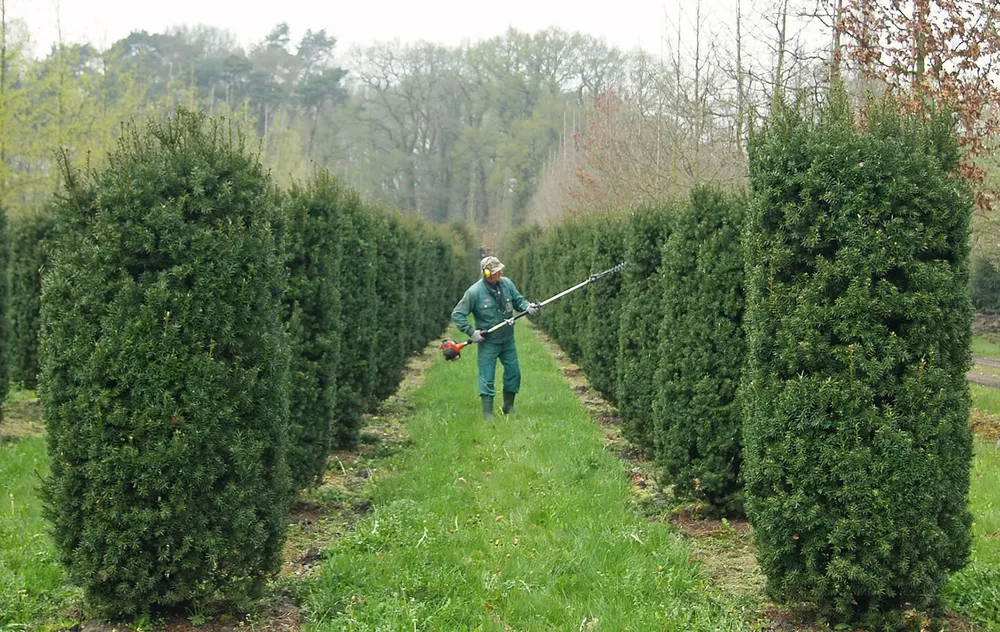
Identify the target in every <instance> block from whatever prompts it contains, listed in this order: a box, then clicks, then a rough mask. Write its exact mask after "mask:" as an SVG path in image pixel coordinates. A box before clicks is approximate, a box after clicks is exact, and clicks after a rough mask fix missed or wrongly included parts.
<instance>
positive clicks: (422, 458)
mask: <svg viewBox="0 0 1000 632" xmlns="http://www.w3.org/2000/svg"><path fill="white" fill-rule="evenodd" d="M518 341H519V344H518V352H519V355H520V361H521V369H522V374H523V375H524V384H523V391H522V395H521V396H520V397H519V399H518V401H517V413H516V414H515V415H514V416H512V417H510V418H509V419H504V418H503V417H502V416H498V419H497V421H495V422H492V423H491V422H486V421H483V420H482V419H481V418H480V412H479V402H478V397H477V393H476V365H475V358H476V355H475V349H474V348H470V349H469V350H468V351H466V353H465V357H463V359H462V360H460V361H457V362H451V363H444V362H437V363H436V364H434V365H433V366H432V367H431V368H430V371H429V374H428V375H427V382H426V384H425V385H424V386H423V387H422V388H421V389H419V390H418V391H416V392H415V393H414V394H413V395H412V396H411V397H410V398H409V400H410V403H411V404H412V405H413V406H414V410H415V412H414V413H413V416H412V417H411V418H410V419H409V421H408V422H407V427H408V429H409V432H410V435H411V438H412V441H413V445H412V447H411V448H410V449H409V450H406V451H404V452H402V453H400V454H399V455H397V456H395V457H392V458H391V459H389V460H388V461H386V462H385V463H384V464H383V467H382V472H381V474H380V475H378V476H376V478H375V480H374V481H373V486H374V489H373V494H374V511H373V512H372V513H371V514H369V515H368V516H367V517H365V518H364V519H363V520H361V521H360V522H359V523H358V524H357V525H356V528H355V529H354V530H353V531H352V532H351V533H350V534H348V535H347V537H345V538H343V539H342V540H340V541H338V542H336V543H333V544H332V545H331V546H329V547H328V548H327V549H326V550H325V551H324V557H325V560H324V563H323V565H322V566H321V567H320V571H319V574H318V575H317V576H316V577H315V578H314V579H313V580H311V581H310V582H309V583H308V584H307V585H306V588H305V589H304V590H303V594H304V598H305V606H306V609H307V610H308V612H309V620H310V621H311V623H310V624H309V625H308V626H307V628H306V629H308V630H345V629H350V630H372V631H374V630H413V629H416V630H567V631H570V630H571V631H573V632H577V631H579V630H601V631H612V630H622V631H624V630H706V631H707V630H735V629H741V628H742V627H743V625H744V624H743V623H742V621H741V617H740V615H739V613H738V612H734V611H731V610H730V608H729V607H727V606H725V605H723V604H722V603H720V602H717V601H715V600H713V598H712V597H711V596H710V592H711V591H706V590H704V585H703V581H702V580H701V579H700V578H699V576H698V574H697V570H696V567H695V566H694V565H692V564H691V563H690V562H689V560H688V558H689V556H690V555H691V551H690V550H689V548H688V547H687V545H686V544H685V543H684V542H683V541H682V540H681V539H680V538H679V537H678V535H677V534H676V532H674V531H673V530H672V529H671V527H670V526H669V525H666V524H662V523H656V522H650V521H648V520H646V519H644V518H643V517H641V516H639V515H637V514H635V513H634V512H632V511H630V510H629V509H628V506H629V491H628V477H627V476H626V473H625V471H624V470H623V468H622V465H621V463H620V462H619V461H618V460H617V459H616V458H615V457H614V456H613V455H612V454H610V453H609V452H608V451H606V450H605V449H604V447H603V444H602V442H601V438H600V432H599V430H598V428H597V427H596V425H595V424H594V422H593V421H592V420H591V419H589V418H588V415H587V413H586V411H585V409H584V408H583V406H582V405H581V404H580V403H579V401H578V399H577V397H576V395H575V393H574V392H573V391H572V390H571V389H570V387H569V386H568V385H567V384H566V382H565V381H564V380H563V379H562V378H561V376H560V374H559V371H558V370H557V367H556V366H555V363H554V361H553V360H552V358H551V357H550V356H549V355H548V353H547V352H546V351H545V350H544V348H543V347H542V346H541V344H540V342H539V341H538V339H537V337H536V336H535V335H534V334H533V333H532V332H531V331H530V330H528V329H527V328H519V331H518ZM498 399H499V398H498ZM498 412H499V411H498Z"/></svg>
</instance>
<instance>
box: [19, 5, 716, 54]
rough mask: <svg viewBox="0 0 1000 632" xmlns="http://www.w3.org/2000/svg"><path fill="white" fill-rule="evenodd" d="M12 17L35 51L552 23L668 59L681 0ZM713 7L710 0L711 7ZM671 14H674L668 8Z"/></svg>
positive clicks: (471, 36) (91, 11)
mask: <svg viewBox="0 0 1000 632" xmlns="http://www.w3.org/2000/svg"><path fill="white" fill-rule="evenodd" d="M5 1H6V4H7V13H8V15H9V16H11V17H15V18H21V19H23V20H24V21H25V22H26V23H27V26H28V29H29V31H30V32H31V34H32V39H33V49H34V52H35V54H38V53H42V52H44V51H47V50H48V48H49V47H50V46H51V44H52V43H53V42H54V41H56V38H57V33H58V30H57V15H58V16H59V22H60V23H61V26H62V33H63V40H64V41H67V42H82V41H88V42H90V43H92V44H95V45H97V46H99V47H105V46H108V45H110V44H111V43H113V42H114V41H116V40H118V39H121V38H122V37H125V36H126V35H128V33H129V32H131V31H133V30H143V29H144V30H147V31H150V32H157V31H163V30H164V29H166V28H167V27H170V26H175V25H182V24H187V25H195V24H199V23H200V24H209V25H213V26H219V27H223V28H226V29H228V30H230V31H232V32H233V33H234V34H235V35H236V37H237V39H238V40H239V42H240V43H241V44H242V45H244V46H246V45H248V44H250V43H252V42H257V41H260V40H261V39H263V37H264V36H265V35H266V34H267V33H268V31H270V30H271V28H272V27H273V26H274V25H275V24H278V23H280V22H287V23H288V24H289V26H290V27H291V30H292V40H293V42H294V41H297V40H298V38H299V37H301V35H302V34H303V33H304V32H305V31H306V29H313V30H319V29H326V31H327V34H330V35H333V36H335V37H336V38H337V41H338V51H339V52H345V51H346V49H347V48H348V47H349V46H351V45H353V44H368V43H371V42H374V41H387V40H392V39H399V40H402V41H414V40H419V39H422V40H427V41H432V42H438V43H442V44H447V45H452V46H454V45H458V44H460V43H462V41H463V40H470V41H475V40H479V39H484V38H488V37H492V36H494V35H499V34H502V33H503V32H504V31H505V30H507V28H508V27H511V26H513V27H514V28H517V29H519V30H521V31H526V32H530V33H533V32H535V31H538V30H541V29H544V28H547V27H549V26H558V27H559V28H562V29H563V30H566V31H581V32H583V33H587V34H590V35H594V36H597V37H602V38H604V40H605V41H606V42H607V43H608V44H610V45H612V46H617V47H619V48H621V49H623V50H632V49H634V48H636V47H641V48H644V49H646V50H648V51H649V52H651V53H653V54H659V53H660V45H661V40H662V38H663V34H664V29H665V24H666V13H665V12H667V11H670V12H671V16H670V19H671V21H674V20H676V15H677V9H676V6H677V4H676V0H671V1H670V2H669V3H664V2H659V1H657V0H613V1H611V2H600V3H598V2H587V1H586V0H501V1H489V0H487V1H483V0H478V1H477V0H276V1H275V0H272V1H269V2H262V1H259V0H159V1H158V0H5ZM705 4H706V5H707V6H713V5H715V4H716V3H715V2H712V1H711V0H710V1H709V2H707V3H705ZM667 7H672V8H670V9H668V8H667Z"/></svg>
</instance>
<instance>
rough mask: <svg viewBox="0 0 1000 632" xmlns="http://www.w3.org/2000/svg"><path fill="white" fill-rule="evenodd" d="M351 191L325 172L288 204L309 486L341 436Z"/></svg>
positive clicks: (296, 383) (298, 444)
mask: <svg viewBox="0 0 1000 632" xmlns="http://www.w3.org/2000/svg"><path fill="white" fill-rule="evenodd" d="M344 195H345V193H344V191H343V189H342V188H341V186H340V185H339V184H338V183H337V181H336V179H335V178H334V177H333V176H331V175H330V174H329V173H327V172H325V171H321V172H319V173H317V174H316V175H315V177H314V178H313V179H312V180H311V181H310V182H309V183H308V184H307V185H306V186H305V187H301V186H298V185H296V186H293V187H292V189H291V191H290V192H289V193H288V196H287V197H286V199H285V204H284V218H283V223H284V251H285V265H286V266H287V268H288V291H287V293H286V294H285V301H284V306H285V319H286V322H287V324H288V331H289V346H290V349H291V366H290V371H289V378H290V379H289V385H290V389H289V396H290V399H289V420H288V465H289V469H290V471H291V476H292V483H293V484H294V485H295V487H296V489H302V488H305V487H307V486H309V485H312V484H314V483H316V482H318V481H319V480H320V477H322V475H323V471H324V469H325V468H326V457H327V454H328V453H329V451H330V446H331V443H332V440H333V420H334V413H335V405H336V397H337V369H338V364H339V362H340V341H341V337H342V336H343V332H342V331H341V329H340V327H341V323H342V322H343V320H342V319H341V314H340V286H339V285H338V277H339V272H340V267H341V242H340V237H341V235H340V227H339V225H338V222H339V221H340V205H341V200H342V198H343V196H344Z"/></svg>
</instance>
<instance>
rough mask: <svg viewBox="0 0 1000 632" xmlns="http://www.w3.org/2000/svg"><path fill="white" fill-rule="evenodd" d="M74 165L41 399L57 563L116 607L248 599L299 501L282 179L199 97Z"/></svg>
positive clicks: (54, 269) (45, 304)
mask: <svg viewBox="0 0 1000 632" xmlns="http://www.w3.org/2000/svg"><path fill="white" fill-rule="evenodd" d="M61 166H62V170H63V175H64V183H63V184H64V187H65V191H66V193H65V195H64V196H63V197H62V198H61V199H60V200H59V202H58V204H57V207H58V216H59V222H60V228H59V230H58V233H59V234H58V238H57V243H56V245H55V248H54V250H53V261H52V266H51V270H50V271H49V272H48V273H47V274H46V276H45V281H44V290H43V294H42V307H41V319H42V325H41V340H42V343H41V344H42V352H41V367H42V372H41V377H40V383H39V394H40V397H41V400H42V403H43V406H44V416H45V422H46V427H47V431H48V434H47V441H48V450H49V454H50V458H51V472H50V475H49V477H48V478H47V480H46V484H45V490H46V499H47V500H46V503H47V512H48V515H49V517H50V519H51V521H52V524H53V535H54V539H55V543H56V545H57V547H58V550H59V552H60V555H61V557H62V560H63V561H64V563H65V564H66V566H67V567H68V569H69V573H70V575H71V577H72V579H73V581H74V582H75V583H76V584H78V585H80V586H82V587H83V588H84V589H85V591H86V595H87V598H88V600H89V601H90V603H91V604H92V605H93V606H94V607H95V608H97V609H99V610H100V611H102V612H106V613H141V612H144V611H146V610H148V609H150V608H152V607H155V606H173V605H176V604H182V603H188V602H196V603H197V602H203V601H208V600H213V599H217V598H223V599H228V600H233V601H243V600H245V599H248V598H252V597H254V596H256V595H258V594H259V593H260V590H261V588H262V587H263V586H264V584H265V581H266V579H267V577H268V576H269V575H270V574H271V573H273V572H274V571H276V570H277V568H278V565H279V562H280V552H281V546H282V542H283V540H284V536H285V521H286V516H287V511H288V507H289V503H290V500H291V496H292V489H291V485H290V481H289V474H288V469H287V465H286V463H285V450H286V446H285V442H286V429H287V421H288V393H287V388H288V386H287V383H288V380H287V376H288V362H289V355H288V354H289V352H288V345H287V341H286V333H285V328H284V326H283V324H282V321H281V311H282V310H281V298H282V293H283V292H284V287H285V271H284V266H283V261H282V255H281V252H280V250H279V248H278V246H277V241H276V238H275V233H274V230H273V228H272V227H273V225H274V222H275V221H276V220H277V219H278V213H277V209H276V207H275V204H274V199H275V196H274V195H273V194H272V192H271V190H270V183H269V178H268V176H267V174H266V173H265V172H264V170H263V169H262V167H261V165H260V163H259V161H258V160H257V158H256V156H254V155H251V154H250V153H249V152H248V151H247V149H246V145H245V141H244V139H243V138H242V136H240V135H238V134H237V133H236V132H235V131H234V130H233V129H232V127H230V126H229V125H227V124H226V123H225V122H220V121H217V120H206V118H205V117H204V116H202V115H200V114H193V113H190V112H187V111H184V110H180V111H178V112H177V113H176V114H174V115H173V116H171V117H170V118H169V120H167V121H166V122H164V123H155V122H153V123H149V124H148V126H146V127H145V128H144V129H142V130H139V129H136V128H134V127H128V128H126V130H125V133H124V135H123V137H122V138H121V140H120V141H119V146H118V148H117V150H116V151H114V152H113V153H111V154H110V156H109V157H108V164H107V167H106V168H105V169H104V170H102V171H99V172H94V173H86V174H79V173H76V172H74V171H72V169H71V168H70V167H69V162H68V160H66V159H65V158H64V159H63V160H62V161H61Z"/></svg>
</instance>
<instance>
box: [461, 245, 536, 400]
mask: <svg viewBox="0 0 1000 632" xmlns="http://www.w3.org/2000/svg"><path fill="white" fill-rule="evenodd" d="M479 267H480V269H481V270H482V273H483V276H482V278H481V279H480V280H479V281H477V282H476V283H473V284H472V287H470V288H469V289H468V290H466V291H465V296H463V297H462V300H460V301H459V302H458V305H456V306H455V309H454V310H453V311H452V312H451V320H452V321H454V323H455V325H456V326H457V327H458V328H459V329H461V330H462V331H463V332H464V333H465V334H467V335H468V336H469V337H470V338H471V340H472V342H476V343H479V344H478V346H479V354H478V364H479V395H480V397H482V400H483V416H484V417H485V418H486V419H493V398H494V397H495V396H496V394H497V392H496V388H495V387H494V386H493V380H494V378H495V377H496V371H497V359H498V358H499V359H500V363H501V364H503V412H504V413H505V414H508V415H509V414H511V413H513V412H514V396H515V395H517V393H518V391H519V390H520V389H521V367H520V366H518V363H517V347H515V346H514V327H513V325H508V326H506V327H501V328H500V329H498V330H497V331H494V332H493V333H491V334H488V335H485V336H484V334H483V332H485V331H486V330H487V329H489V328H490V327H492V326H494V325H497V324H499V323H501V322H503V321H505V320H507V319H508V318H512V317H513V316H514V309H515V308H516V309H517V310H518V311H519V312H524V311H527V312H528V315H529V316H534V315H535V314H536V313H538V309H539V306H538V304H537V303H529V302H528V301H527V299H525V298H524V297H523V296H521V293H520V292H518V291H517V288H516V287H514V283H513V282H512V281H511V280H510V279H505V278H504V277H503V273H502V271H503V264H502V263H500V260H499V259H497V258H496V257H484V258H483V260H482V261H481V262H480V265H479ZM469 314H472V317H473V318H474V319H475V321H476V327H475V328H473V327H472V325H470V324H469Z"/></svg>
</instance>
